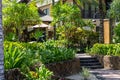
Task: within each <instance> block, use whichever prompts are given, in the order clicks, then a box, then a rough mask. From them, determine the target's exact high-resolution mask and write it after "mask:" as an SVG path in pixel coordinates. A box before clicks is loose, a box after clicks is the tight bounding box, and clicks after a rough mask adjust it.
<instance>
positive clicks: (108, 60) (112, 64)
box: [95, 55, 120, 70]
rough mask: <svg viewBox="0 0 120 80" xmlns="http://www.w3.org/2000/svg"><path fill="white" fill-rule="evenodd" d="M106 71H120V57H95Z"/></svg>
mask: <svg viewBox="0 0 120 80" xmlns="http://www.w3.org/2000/svg"><path fill="white" fill-rule="evenodd" d="M95 56H96V57H97V59H98V60H99V61H100V63H101V64H102V65H103V66H104V68H105V69H116V70H120V57H119V56H110V55H105V56H103V55H95Z"/></svg>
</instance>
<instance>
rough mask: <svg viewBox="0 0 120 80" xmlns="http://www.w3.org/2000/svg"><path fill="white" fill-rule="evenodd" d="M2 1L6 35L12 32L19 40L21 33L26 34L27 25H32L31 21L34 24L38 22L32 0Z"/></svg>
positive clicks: (37, 15)
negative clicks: (27, 2) (25, 0)
mask: <svg viewBox="0 0 120 80" xmlns="http://www.w3.org/2000/svg"><path fill="white" fill-rule="evenodd" d="M5 2H6V3H5ZM3 3H4V7H3V27H4V32H5V34H6V36H7V34H9V32H13V33H15V34H16V36H17V37H18V40H20V38H21V37H22V36H23V35H22V33H23V34H24V35H26V34H28V32H27V30H26V29H27V26H28V25H33V24H31V23H32V22H33V23H34V24H36V23H39V21H40V20H39V14H38V11H37V7H35V3H34V2H31V3H29V4H25V3H18V2H17V1H8V0H5V1H4V2H3ZM7 3H9V4H7ZM13 17H14V18H13ZM35 22H36V23H35ZM17 37H16V38H17ZM24 38H25V37H24Z"/></svg>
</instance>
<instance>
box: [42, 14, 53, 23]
mask: <svg viewBox="0 0 120 80" xmlns="http://www.w3.org/2000/svg"><path fill="white" fill-rule="evenodd" d="M40 19H41V20H42V21H49V22H51V21H53V18H52V17H51V16H49V15H45V16H43V17H41V18H40Z"/></svg>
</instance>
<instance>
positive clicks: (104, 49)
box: [90, 44, 120, 56]
mask: <svg viewBox="0 0 120 80" xmlns="http://www.w3.org/2000/svg"><path fill="white" fill-rule="evenodd" d="M90 54H93V55H94V54H98V55H113V56H120V44H95V45H94V46H93V47H92V48H91V51H90Z"/></svg>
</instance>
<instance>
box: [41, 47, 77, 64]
mask: <svg viewBox="0 0 120 80" xmlns="http://www.w3.org/2000/svg"><path fill="white" fill-rule="evenodd" d="M40 55H41V56H40V60H41V61H42V62H43V63H44V64H47V63H54V62H60V61H65V60H70V59H73V58H74V57H75V52H74V50H72V49H67V48H62V47H47V48H46V49H45V50H43V51H42V52H41V53H40Z"/></svg>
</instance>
